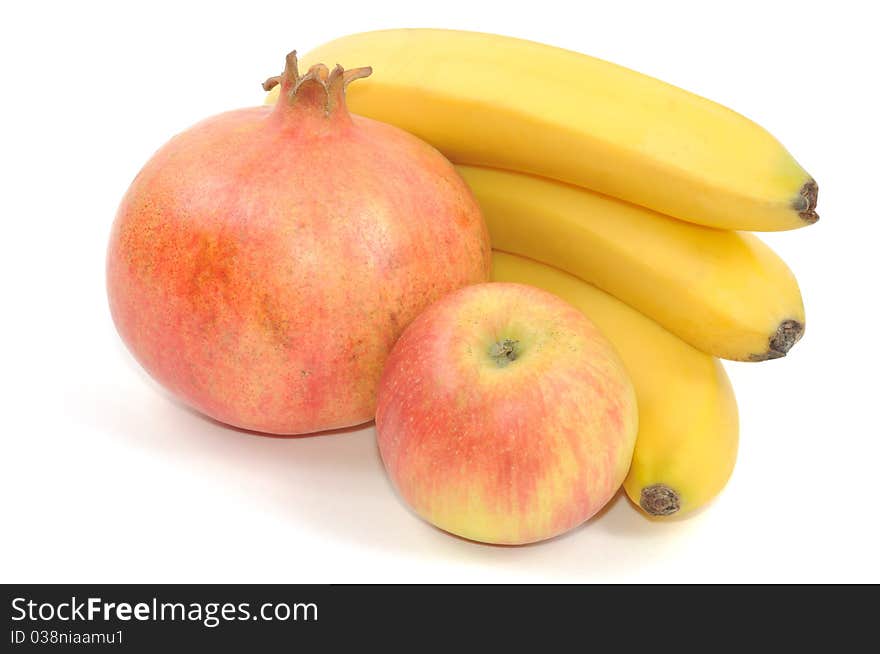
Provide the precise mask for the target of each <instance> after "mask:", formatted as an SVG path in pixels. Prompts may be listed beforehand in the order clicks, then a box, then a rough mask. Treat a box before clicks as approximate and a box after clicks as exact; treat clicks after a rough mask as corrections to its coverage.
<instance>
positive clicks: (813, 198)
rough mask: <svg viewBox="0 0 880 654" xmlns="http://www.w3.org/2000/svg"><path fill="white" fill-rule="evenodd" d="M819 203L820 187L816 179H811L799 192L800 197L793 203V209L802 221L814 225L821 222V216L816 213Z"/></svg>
mask: <svg viewBox="0 0 880 654" xmlns="http://www.w3.org/2000/svg"><path fill="white" fill-rule="evenodd" d="M818 201H819V185H818V184H817V183H816V180H815V179H812V178H811V179H810V180H809V181H807V183H806V184H804V185H803V186H802V187H801V190H800V191H798V196H797V197H796V198H795V199H794V201H792V203H791V206H792V208H793V209H794V210H795V211H797V212H798V216H800V218H801V220H803V221H804V222H805V223H807V224H808V225H812V224H813V223H814V222H816V221H817V220H819V214H817V213H816V203H817V202H818Z"/></svg>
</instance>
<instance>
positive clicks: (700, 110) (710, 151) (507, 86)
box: [269, 29, 818, 231]
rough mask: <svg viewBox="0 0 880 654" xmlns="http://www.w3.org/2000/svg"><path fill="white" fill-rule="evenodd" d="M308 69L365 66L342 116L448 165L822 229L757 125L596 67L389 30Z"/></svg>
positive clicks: (513, 42) (671, 211)
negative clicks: (427, 147)
mask: <svg viewBox="0 0 880 654" xmlns="http://www.w3.org/2000/svg"><path fill="white" fill-rule="evenodd" d="M303 61H304V65H305V67H308V66H310V65H312V64H315V63H326V64H333V63H336V62H339V63H342V64H345V65H346V66H361V65H364V66H365V65H370V66H372V67H373V71H374V72H373V75H372V77H370V78H369V79H368V80H366V81H364V82H363V83H362V84H357V85H353V86H352V87H351V89H350V90H349V94H348V106H349V108H350V109H351V110H352V111H353V112H355V113H358V114H361V115H364V116H367V117H370V118H375V119H378V120H382V121H384V122H388V123H391V124H393V125H397V126H398V127H401V128H403V129H405V130H407V131H409V132H412V133H413V134H416V135H417V136H420V137H421V138H423V139H424V140H426V141H428V142H429V143H431V144H432V145H434V146H435V147H437V148H438V149H439V150H440V151H442V152H443V153H444V154H446V156H447V157H449V159H451V160H452V161H454V162H456V163H464V164H473V165H483V166H491V167H495V168H504V169H508V170H516V171H521V172H528V173H532V174H535V175H540V176H543V177H549V178H552V179H557V180H561V181H564V182H568V183H571V184H575V185H578V186H583V187H586V188H591V189H594V190H596V191H599V192H601V193H604V194H606V195H611V196H614V197H618V198H621V199H623V200H626V201H628V202H633V203H635V204H640V205H643V206H646V207H650V208H651V209H654V210H656V211H659V212H661V213H665V214H668V215H671V216H675V217H677V218H680V219H682V220H687V221H690V222H695V223H698V224H702V225H708V226H711V227H719V228H725V229H737V230H753V231H778V230H786V229H794V228H797V227H802V226H804V225H807V224H810V223H813V222H815V221H816V220H817V219H818V215H817V214H816V211H815V208H816V199H817V195H818V187H817V185H816V183H815V181H813V179H812V178H811V177H810V175H808V174H807V173H806V171H805V170H804V169H803V168H802V167H801V166H800V165H798V163H797V162H796V161H795V160H794V159H793V158H792V156H791V155H790V154H789V153H788V152H787V151H786V150H785V148H783V147H782V145H781V144H780V143H779V142H778V141H777V140H776V139H775V138H773V136H771V135H770V134H769V133H768V132H767V131H765V130H764V129H763V128H761V127H759V126H758V125H756V124H755V123H753V122H752V121H750V120H748V119H746V118H744V117H743V116H741V115H739V114H737V113H735V112H733V111H731V110H729V109H727V108H725V107H722V106H721V105H718V104H716V103H714V102H711V101H709V100H706V99H704V98H701V97H699V96H697V95H693V94H691V93H688V92H686V91H683V90H681V89H679V88H676V87H674V86H671V85H669V84H666V83H664V82H661V81H659V80H656V79H653V78H651V77H647V76H645V75H642V74H640V73H637V72H635V71H632V70H629V69H626V68H623V67H620V66H616V65H614V64H611V63H608V62H605V61H602V60H599V59H595V58H593V57H589V56H586V55H583V54H579V53H576V52H571V51H568V50H562V49H559V48H554V47H550V46H547V45H541V44H539V43H533V42H530V41H522V40H519V39H513V38H509V37H504V36H496V35H492V34H481V33H476V32H460V31H454V30H435V29H397V30H385V31H378V32H367V33H362V34H354V35H351V36H346V37H343V38H340V39H336V40H335V41H331V42H329V43H327V44H325V45H322V46H320V47H318V48H317V49H315V50H313V51H312V52H310V53H309V54H307V55H306V56H305V57H304V58H303ZM277 92H278V91H277V89H276V90H275V91H274V92H273V95H271V96H270V98H269V101H272V100H273V99H274V98H275V97H277Z"/></svg>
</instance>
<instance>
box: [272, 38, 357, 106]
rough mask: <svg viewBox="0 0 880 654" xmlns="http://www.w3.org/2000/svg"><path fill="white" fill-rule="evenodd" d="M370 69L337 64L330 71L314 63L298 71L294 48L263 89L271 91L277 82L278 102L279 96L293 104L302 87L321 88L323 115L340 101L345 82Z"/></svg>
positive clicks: (322, 65)
mask: <svg viewBox="0 0 880 654" xmlns="http://www.w3.org/2000/svg"><path fill="white" fill-rule="evenodd" d="M372 72H373V69H372V68H371V67H369V66H364V67H361V68H352V69H350V70H345V69H343V68H342V66H340V65H339V64H336V66H335V68H333V70H332V71H331V70H329V69H328V68H327V66H325V65H324V64H315V65H314V66H312V67H311V68H309V70H308V72H307V73H306V74H305V75H300V74H299V62H298V59H297V56H296V50H293V51H292V52H290V53H288V55H287V57H286V58H285V64H284V72H283V73H281V74H280V75H276V76H274V77H270V78H269V79H267V80H266V81H265V82H263V90H264V91H271V90H272V89H273V88H275V87H276V86H278V85H279V84H280V85H281V97H279V104H280V101H281V100H282V98H286V99H287V103H288V104H293V103H294V102H295V101H296V100H297V94H298V93H300V91H301V90H303V89H305V88H309V87H312V86H315V85H316V86H317V87H319V88H320V89H323V91H324V93H323V96H321V97H322V101H323V109H324V115H325V116H329V115H330V114H331V113H332V112H333V110H334V109H335V108H336V107H337V106H338V105H340V104H341V103H342V102H343V99H344V97H345V89H346V88H347V87H348V85H349V84H350V83H351V82H353V81H354V80H356V79H361V78H363V77H368V76H369V75H370V74H372Z"/></svg>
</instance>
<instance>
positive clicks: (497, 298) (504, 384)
mask: <svg viewBox="0 0 880 654" xmlns="http://www.w3.org/2000/svg"><path fill="white" fill-rule="evenodd" d="M637 423H638V417H637V407H636V399H635V394H634V391H633V386H632V383H631V382H630V379H629V377H628V375H627V373H626V371H625V369H624V367H623V364H622V363H621V361H620V359H619V358H618V356H617V353H616V352H615V351H614V349H613V347H612V346H611V344H610V343H609V342H608V341H607V340H606V339H605V337H604V336H602V334H601V333H600V332H599V330H598V329H597V328H596V327H595V326H594V325H593V324H592V323H591V322H590V321H589V320H588V319H587V318H586V317H585V316H584V315H583V314H582V313H581V312H580V311H578V310H577V309H575V308H574V307H572V306H571V305H569V304H567V303H566V302H564V301H563V300H561V299H559V298H558V297H556V296H555V295H552V294H551V293H548V292H546V291H543V290H540V289H537V288H534V287H531V286H526V285H522V284H501V283H492V284H477V285H473V286H469V287H466V288H463V289H460V290H458V291H455V292H453V293H451V294H449V295H447V296H445V297H444V298H442V299H440V300H439V301H437V302H435V303H434V304H432V305H431V306H430V307H429V308H428V309H427V310H425V311H424V312H423V313H422V314H421V315H420V316H419V317H418V318H416V320H415V321H413V323H412V324H411V325H410V326H409V327H408V328H407V329H406V330H405V331H404V333H403V335H402V336H401V338H400V339H399V340H398V342H397V343H396V345H395V346H394V348H393V350H392V351H391V354H390V356H389V358H388V360H387V362H386V365H385V369H384V371H383V374H382V379H381V381H380V384H379V395H378V408H377V413H376V431H377V434H378V441H379V450H380V452H381V455H382V460H383V462H384V463H385V467H386V469H387V470H388V474H389V475H390V477H391V479H392V481H393V483H394V485H395V487H396V488H397V490H398V492H399V493H400V495H401V496H402V497H403V499H404V500H405V501H406V502H407V503H408V504H409V505H410V506H411V507H412V508H413V509H414V510H415V511H416V512H417V513H418V514H419V515H420V516H422V517H423V518H424V519H426V520H427V521H428V522H431V523H432V524H434V525H436V526H437V527H440V528H441V529H444V530H446V531H449V532H452V533H454V534H457V535H459V536H463V537H465V538H469V539H472V540H477V541H483V542H488V543H500V544H522V543H529V542H534V541H539V540H543V539H546V538H551V537H553V536H556V535H558V534H561V533H563V532H565V531H568V530H569V529H572V528H573V527H576V526H577V525H579V524H581V523H582V522H584V521H585V520H587V519H588V518H590V517H591V516H592V515H593V514H595V513H596V512H597V511H598V510H599V509H601V508H602V506H604V505H605V504H606V503H607V502H608V500H610V499H611V497H612V496H613V495H614V494H615V492H616V491H617V490H618V488H619V487H620V485H621V484H622V482H623V479H624V477H625V476H626V473H627V470H628V469H629V465H630V460H631V458H632V452H633V446H634V445H635V439H636V431H637V426H638V425H637Z"/></svg>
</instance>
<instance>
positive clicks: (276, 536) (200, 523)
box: [0, 0, 880, 582]
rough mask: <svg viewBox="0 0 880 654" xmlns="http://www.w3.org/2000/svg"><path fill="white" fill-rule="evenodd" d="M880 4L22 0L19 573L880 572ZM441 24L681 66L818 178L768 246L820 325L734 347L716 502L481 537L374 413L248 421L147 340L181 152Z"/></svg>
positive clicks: (8, 265)
mask: <svg viewBox="0 0 880 654" xmlns="http://www.w3.org/2000/svg"><path fill="white" fill-rule="evenodd" d="M869 4H870V3H860V2H853V3H846V2H834V3H822V5H820V4H819V3H816V4H815V5H810V3H808V2H804V1H803V0H801V1H800V2H788V3H782V2H779V3H777V2H761V3H754V4H749V3H745V2H737V3H734V4H733V5H730V4H726V5H724V6H721V5H718V4H716V3H708V2H703V3H696V2H695V3H688V4H687V5H685V4H681V3H675V2H652V3H643V4H642V3H639V4H631V3H626V2H608V1H605V2H601V3H586V2H585V3H581V2H578V3H575V2H570V3H561V2H548V1H547V0H541V2H539V3H512V2H503V3H488V2H482V3H480V2H473V1H472V2H452V1H450V0H445V1H444V2H441V3H419V2H388V1H385V2H383V1H381V0H370V1H359V2H343V1H342V0H336V1H335V2H332V3H323V2H312V3H298V2H290V1H289V0H288V1H286V2H281V3H276V4H269V3H263V2H256V1H252V0H251V1H248V2H206V3H195V2H193V3H184V2H179V1H177V2H156V1H155V0H154V1H152V2H142V3H133V2H107V3H95V2H76V3H61V2H59V3H57V4H46V3H39V2H29V3H12V4H11V5H9V6H7V7H6V8H5V9H4V10H3V14H4V15H3V17H2V20H0V49H2V53H0V54H2V56H0V66H2V69H3V75H2V82H3V87H2V91H0V94H2V121H0V130H2V143H0V173H2V175H0V205H2V206H0V209H2V211H0V219H2V227H0V237H2V240H0V243H2V256H0V266H2V270H0V279H2V284H3V292H2V297H0V306H2V307H3V309H4V311H3V318H2V323H0V324H2V340H0V342H2V346H3V351H2V359H0V367H2V370H3V374H2V379H0V384H2V388H0V397H2V401H3V404H2V406H3V410H2V413H3V416H2V417H3V420H2V423H0V430H2V448H3V449H2V455H0V465H2V470H0V484H2V487H0V505H2V516H0V519H2V528H0V529H2V531H3V535H2V537H0V581H3V582H12V581H32V582H49V581H56V582H62V581H95V582H97V581H101V582H121V581H128V582H135V581H141V582H148V581H149V582H153V581H155V582H197V581H205V582H207V581H216V582H221V581H223V582H244V581H254V582H343V581H349V582H354V581H375V582H394V581H404V582H414V581H425V582H427V581H441V582H449V581H471V582H477V581H500V582H507V581H642V582H648V581H673V582H702V581H739V582H745V581H768V582H769V581H794V582H798V581H802V582H806V581H873V582H878V581H880V564H878V551H880V543H878V507H880V484H878V483H877V473H878V470H880V445H878V443H880V428H878V425H877V411H876V405H877V401H878V397H877V396H878V390H880V388H878V387H880V385H878V377H877V369H878V366H880V360H878V347H877V339H878V336H877V330H876V327H877V325H878V323H880V313H878V308H877V304H878V293H877V290H876V285H877V281H878V275H877V267H876V263H877V256H876V253H877V248H878V243H880V210H878V194H880V190H878V175H880V172H878V163H877V162H878V156H877V152H878V148H880V142H878V137H877V134H878V123H877V116H878V115H880V106H878V102H877V99H876V95H875V94H876V86H877V77H876V65H877V63H878V61H880V51H878V48H877V45H876V43H877V39H876V33H875V29H874V26H875V24H876V21H875V20H872V17H870V16H868V15H866V14H865V13H864V12H865V11H869V10H865V9H861V8H860V7H867V6H869ZM823 6H824V7H825V8H822V7H823ZM10 7H14V8H10ZM25 7H26V8H25ZM414 26H419V27H425V26H428V27H447V28H462V29H473V30H479V31H489V32H497V33H501V34H508V35H512V36H519V37H524V38H529V39H533V40H537V41H543V42H546V43H551V44H554V45H558V46H562V47H566V48H570V49H574V50H580V51H583V52H586V53H589V54H592V55H595V56H598V57H601V58H604V59H609V60H611V61H614V62H617V63H620V64H623V65H626V66H629V67H631V68H635V69H636V70H639V71H642V72H645V73H648V74H651V75H654V76H656V77H659V78H661V79H664V80H666V81H669V82H672V83H674V84H676V85H679V86H681V87H684V88H686V89H689V90H691V91H694V92H697V93H699V94H701V95H704V96H707V97H709V98H711V99H713V100H716V101H719V102H721V103H723V104H725V105H728V106H730V107H732V108H734V109H736V110H738V111H740V112H741V113H744V114H745V115H747V116H749V117H750V118H752V119H754V120H756V121H757V122H759V123H760V124H762V125H763V126H765V127H766V128H768V129H769V130H770V131H771V132H773V133H774V134H775V135H776V136H777V137H778V138H779V139H780V140H781V141H782V142H783V143H784V144H786V146H788V147H789V149H790V150H791V151H792V152H793V153H794V155H795V156H796V157H797V158H798V160H799V161H800V162H801V163H802V164H803V165H804V167H805V168H806V169H807V170H809V171H810V172H811V173H812V174H813V175H814V176H815V177H816V179H817V180H818V181H819V184H820V187H821V194H820V202H819V212H820V214H821V216H822V219H821V221H820V222H819V223H818V224H817V225H816V226H814V227H810V228H808V229H804V230H800V231H798V232H791V233H784V234H774V235H769V236H767V238H766V240H767V241H768V242H769V243H770V244H771V245H773V246H774V247H775V248H776V249H777V250H778V251H779V252H780V254H781V255H782V256H783V257H784V258H785V259H786V260H787V261H788V263H789V264H790V265H791V267H792V268H793V270H794V271H795V273H796V274H797V275H798V277H799V280H800V283H801V287H802V290H803V294H804V298H805V302H806V306H807V314H808V320H807V324H808V327H807V332H806V336H805V337H804V340H803V341H802V342H801V343H800V344H799V345H797V347H796V348H795V349H794V350H793V352H792V355H791V356H790V357H789V358H787V359H784V360H781V361H774V362H768V363H765V364H729V365H728V366H727V369H728V370H729V372H730V375H731V377H732V379H733V382H734V385H735V387H736V390H737V395H738V400H739V404H740V410H741V418H742V440H741V442H742V444H741V451H740V459H739V464H738V467H737V469H736V471H735V473H734V476H733V479H732V481H731V482H730V484H729V486H728V487H727V489H726V490H725V492H724V493H723V494H722V496H721V497H720V499H719V500H718V501H716V502H715V503H714V504H713V505H712V506H711V507H709V509H708V510H706V511H704V512H703V513H701V514H700V515H698V516H696V517H694V518H692V519H690V520H687V521H682V522H674V523H662V524H656V523H652V522H649V521H648V520H646V519H644V518H643V517H642V516H641V515H639V513H638V512H637V511H635V510H634V509H633V508H632V507H631V506H630V505H629V504H628V503H627V501H626V499H625V498H621V497H618V499H617V500H616V501H615V502H614V503H613V505H612V506H611V507H610V509H609V510H608V511H607V512H606V513H605V514H604V515H602V516H601V517H600V518H598V519H596V520H594V521H591V522H590V523H588V524H587V525H586V526H584V527H582V528H580V529H577V530H575V531H574V532H572V533H570V534H568V535H566V536H564V537H561V538H558V539H556V540H553V541H551V542H547V543H544V544H539V545H534V546H529V547H520V548H502V547H492V546H483V545H477V544H474V543H470V542H466V541H464V540H460V539H457V538H454V537H451V536H448V535H446V534H444V533H442V532H440V531H438V530H436V529H433V528H432V527H430V526H428V525H427V524H425V523H423V522H421V521H419V520H418V519H417V518H415V517H414V516H413V515H412V514H410V513H409V512H408V511H407V509H406V508H405V507H404V506H403V505H402V504H401V502H400V501H399V500H398V499H397V497H396V496H395V495H394V493H393V491H392V489H391V487H390V486H389V483H388V482H387V480H386V477H385V475H384V471H383V469H382V465H381V462H380V460H379V458H378V455H377V451H376V447H375V444H374V434H373V431H372V428H368V429H364V430H361V431H356V432H353V433H349V434H345V435H335V436H324V437H319V438H299V439H274V438H262V437H258V436H254V435H249V434H245V433H240V432H237V431H234V430H231V429H227V428H224V427H222V426H219V425H216V424H214V423H212V422H209V421H207V420H205V419H203V418H201V417H199V416H198V415H196V414H194V413H192V412H190V411H189V410H187V409H185V408H183V407H181V406H180V405H178V404H177V403H175V402H174V401H173V400H172V399H170V398H169V397H168V396H167V395H166V394H165V393H164V392H163V391H162V390H161V389H160V388H158V387H157V386H156V384H154V383H153V382H152V381H151V380H150V379H149V378H148V377H147V376H146V375H145V374H144V373H142V372H141V370H140V369H139V368H138V366H137V365H136V364H135V363H134V361H133V359H132V358H131V356H130V355H129V354H128V352H127V351H126V350H125V349H124V347H123V346H122V344H121V342H120V340H119V338H118V337H117V335H116V333H115V330H114V328H113V325H112V323H111V321H110V316H109V312H108V310H107V304H106V299H105V294H104V251H105V247H106V240H107V236H108V232H109V228H110V224H111V221H112V219H113V215H114V212H115V210H116V205H117V203H118V202H119V199H120V198H121V196H122V194H123V192H124V191H125V189H126V187H127V186H128V184H129V182H130V181H131V179H132V177H133V176H134V174H135V173H136V172H137V171H138V169H139V168H140V166H141V165H142V164H143V163H144V162H145V161H146V160H147V158H148V157H149V156H150V155H151V154H152V153H153V151H155V149H156V148H158V147H159V146H160V145H161V144H162V143H164V142H165V141H166V140H167V139H168V138H169V137H170V136H171V135H172V134H174V133H175V132H177V131H180V130H182V129H184V128H186V127H187V126H189V125H190V124H192V123H194V122H195V121H197V120H199V119H201V118H203V117H206V116H208V115H211V114H214V113H219V112H221V111H224V110H227V109H232V108H236V107H239V106H247V105H250V104H258V103H260V102H261V101H262V97H263V94H262V92H261V90H260V86H259V83H260V81H262V80H263V79H264V78H265V77H267V76H269V75H272V74H276V73H278V72H279V71H280V69H281V67H282V63H283V57H284V54H285V53H286V52H287V51H288V50H290V49H292V48H294V47H296V48H297V49H299V50H300V51H301V52H305V51H308V50H309V49H311V48H312V47H314V46H316V45H318V44H320V43H322V42H324V41H326V40H329V39H331V38H334V37H337V36H340V35H344V34H347V33H351V32H358V31H366V30H371V29H378V28H385V27H414ZM331 63H335V62H331ZM343 63H344V62H343ZM353 63H355V64H358V65H360V64H363V63H365V62H353ZM366 63H369V62H366Z"/></svg>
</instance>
